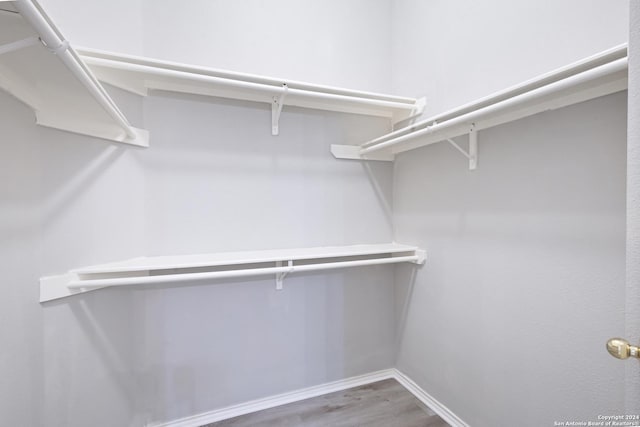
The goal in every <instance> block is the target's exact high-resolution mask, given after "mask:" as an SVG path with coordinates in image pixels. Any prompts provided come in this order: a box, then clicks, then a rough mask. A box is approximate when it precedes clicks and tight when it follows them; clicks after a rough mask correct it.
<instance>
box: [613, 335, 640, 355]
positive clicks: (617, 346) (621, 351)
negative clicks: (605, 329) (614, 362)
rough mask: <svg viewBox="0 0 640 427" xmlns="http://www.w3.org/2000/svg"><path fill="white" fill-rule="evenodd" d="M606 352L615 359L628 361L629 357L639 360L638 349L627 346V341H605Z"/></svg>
mask: <svg viewBox="0 0 640 427" xmlns="http://www.w3.org/2000/svg"><path fill="white" fill-rule="evenodd" d="M607 351H608V352H609V353H610V354H611V355H612V356H613V357H615V358H617V359H628V358H629V357H636V358H638V359H640V348H638V347H636V346H635V345H631V344H629V341H627V340H625V339H623V338H611V339H610V340H609V341H607Z"/></svg>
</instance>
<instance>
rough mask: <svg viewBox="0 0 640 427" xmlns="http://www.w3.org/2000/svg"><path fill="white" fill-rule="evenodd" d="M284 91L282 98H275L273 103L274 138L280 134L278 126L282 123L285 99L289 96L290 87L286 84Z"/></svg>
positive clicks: (272, 122)
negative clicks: (281, 115)
mask: <svg viewBox="0 0 640 427" xmlns="http://www.w3.org/2000/svg"><path fill="white" fill-rule="evenodd" d="M282 89H283V90H282V93H281V94H280V96H278V97H276V96H274V97H273V102H272V103H271V135H273V136H276V135H278V133H279V129H278V124H279V122H280V113H282V107H283V106H284V98H285V97H286V96H287V91H288V90H289V86H287V84H286V83H283V84H282Z"/></svg>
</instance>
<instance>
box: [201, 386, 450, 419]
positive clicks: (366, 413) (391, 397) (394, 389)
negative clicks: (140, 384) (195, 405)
mask: <svg viewBox="0 0 640 427" xmlns="http://www.w3.org/2000/svg"><path fill="white" fill-rule="evenodd" d="M327 426H332V427H360V426H366V427H449V424H447V423H445V422H444V421H443V420H442V418H440V417H439V416H437V415H436V414H435V413H434V412H433V411H431V410H430V409H429V408H427V407H425V406H424V405H423V404H422V403H421V402H420V401H419V400H418V399H416V398H415V397H414V396H413V395H412V394H411V393H409V392H408V391H407V390H406V389H405V388H404V387H403V386H402V385H400V383H398V382H397V381H396V380H394V379H388V380H384V381H379V382H376V383H372V384H367V385H363V386H360V387H355V388H351V389H348V390H343V391H338V392H335V393H330V394H325V395H324V396H318V397H314V398H311V399H307V400H302V401H300V402H294V403H290V404H288V405H282V406H278V407H275V408H271V409H265V410H264V411H259V412H254V413H252V414H247V415H242V416H239V417H236V418H231V419H228V420H224V421H218V422H216V423H213V424H207V425H206V426H202V427H327Z"/></svg>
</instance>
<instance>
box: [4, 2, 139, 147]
mask: <svg viewBox="0 0 640 427" xmlns="http://www.w3.org/2000/svg"><path fill="white" fill-rule="evenodd" d="M0 9H2V10H0V89H3V90H5V91H7V92H9V93H10V94H12V95H13V96H15V97H16V98H18V99H19V100H21V101H22V102H24V103H25V104H26V105H28V106H29V107H31V108H32V109H33V111H34V113H35V116H36V121H37V123H38V124H39V125H42V126H47V127H52V128H56V129H61V130H65V131H69V132H74V133H79V134H84V135H90V136H94V137H98V138H103V139H107V140H111V141H117V142H123V143H128V144H133V145H138V146H144V147H146V146H148V139H149V136H148V133H147V132H146V131H144V130H141V129H136V128H134V127H132V126H131V125H130V124H129V122H128V121H127V119H126V118H125V117H124V115H123V114H122V112H121V111H120V110H119V109H118V107H117V106H116V105H115V103H114V102H113V101H112V100H111V98H110V97H109V95H108V94H107V93H106V92H105V90H104V88H103V87H102V86H101V85H100V83H99V82H98V80H97V79H96V78H95V77H94V76H93V75H92V74H91V72H90V71H89V69H88V68H87V67H86V65H84V64H83V63H82V60H81V59H80V58H79V57H78V55H77V54H76V52H75V51H74V50H73V48H72V47H71V46H70V45H69V43H68V42H67V41H66V40H65V39H64V37H63V36H62V35H61V34H60V32H59V31H58V30H57V28H56V27H55V26H54V24H53V23H52V22H51V20H50V19H49V18H48V17H47V16H46V14H45V13H44V12H43V10H42V9H41V8H40V6H39V5H38V4H37V3H36V2H34V1H31V0H20V1H15V2H0Z"/></svg>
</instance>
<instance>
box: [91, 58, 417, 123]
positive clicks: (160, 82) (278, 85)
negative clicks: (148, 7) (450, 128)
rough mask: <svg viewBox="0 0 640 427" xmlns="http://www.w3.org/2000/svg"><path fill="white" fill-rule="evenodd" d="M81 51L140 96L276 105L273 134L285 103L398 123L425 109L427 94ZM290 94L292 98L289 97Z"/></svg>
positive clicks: (106, 76)
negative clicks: (372, 89) (371, 89)
mask: <svg viewBox="0 0 640 427" xmlns="http://www.w3.org/2000/svg"><path fill="white" fill-rule="evenodd" d="M79 52H80V56H81V57H82V59H83V60H84V61H85V62H86V63H87V64H88V65H89V66H90V67H91V69H92V71H93V72H94V73H95V74H96V76H97V77H98V78H99V79H100V80H101V81H103V82H105V83H109V84H111V85H114V86H116V87H119V88H121V89H124V90H128V91H130V92H133V93H136V94H139V95H143V96H146V95H148V94H149V91H151V90H162V91H169V92H181V93H190V94H195V95H202V96H212V97H221V98H229V99H241V100H247V101H254V102H265V103H269V104H272V112H273V113H272V133H273V134H277V120H276V119H277V118H279V116H280V114H279V111H281V107H282V106H283V105H285V104H286V105H287V106H295V107H302V108H314V109H320V110H327V111H339V112H347V113H353V114H364V115H373V116H380V117H388V118H391V120H392V122H393V123H397V122H400V121H403V120H407V119H408V118H410V117H413V116H415V115H416V114H420V113H421V112H422V111H423V109H424V100H422V99H414V98H406V97H399V96H392V95H386V94H379V93H373V92H364V91H357V90H351V89H343V88H337V87H331V86H323V85H315V84H311V83H304V82H297V81H291V80H288V79H277V78H272V77H266V76H258V75H253V74H246V73H237V72H233V71H227V70H218V69H211V68H204V67H196V66H193V65H187V64H180V63H175V62H168V61H160V60H157V59H151V58H144V57H137V56H131V55H122V54H115V53H110V52H101V51H96V50H90V49H84V50H83V49H80V50H79ZM285 93H286V99H285V98H284V97H283V95H284V94H285ZM280 98H282V99H280ZM274 100H277V101H276V102H274ZM280 100H281V101H283V102H280Z"/></svg>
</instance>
